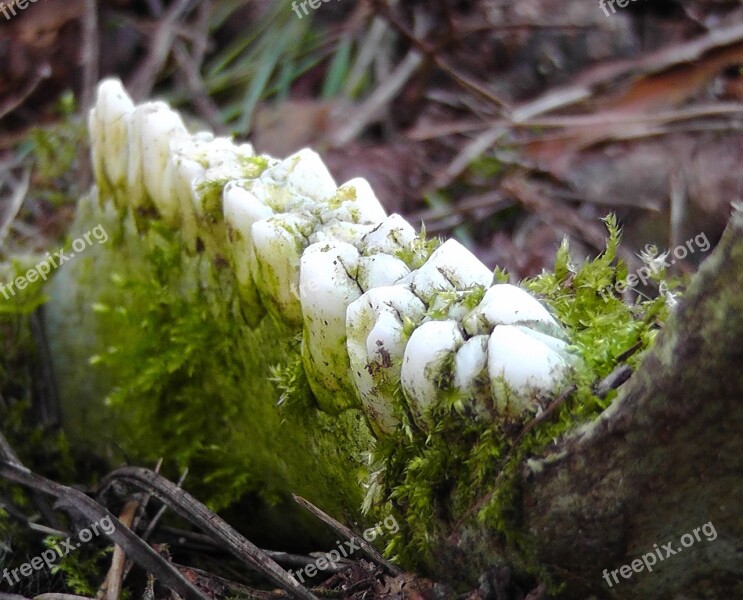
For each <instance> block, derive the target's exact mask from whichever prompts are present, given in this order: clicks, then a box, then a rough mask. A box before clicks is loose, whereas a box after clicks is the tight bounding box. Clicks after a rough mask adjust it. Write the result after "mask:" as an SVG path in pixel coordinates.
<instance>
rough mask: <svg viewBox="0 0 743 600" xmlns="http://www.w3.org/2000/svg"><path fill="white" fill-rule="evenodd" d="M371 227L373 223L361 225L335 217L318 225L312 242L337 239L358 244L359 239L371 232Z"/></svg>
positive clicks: (312, 236) (311, 238)
mask: <svg viewBox="0 0 743 600" xmlns="http://www.w3.org/2000/svg"><path fill="white" fill-rule="evenodd" d="M371 227H372V226H371V225H359V224H357V223H348V222H346V221H338V220H337V219H333V220H332V221H330V222H328V223H325V224H323V225H321V226H320V227H318V228H317V229H316V230H315V232H314V233H313V234H312V235H311V236H310V242H311V243H313V244H314V243H315V242H327V241H333V240H337V241H339V242H346V243H347V244H353V245H354V246H356V245H357V244H358V243H359V240H361V238H363V237H364V236H365V235H366V234H367V233H369V231H370V229H371Z"/></svg>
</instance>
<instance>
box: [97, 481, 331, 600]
mask: <svg viewBox="0 0 743 600" xmlns="http://www.w3.org/2000/svg"><path fill="white" fill-rule="evenodd" d="M116 480H118V481H124V482H126V483H129V484H132V485H135V486H137V487H138V488H140V489H142V490H145V491H148V492H149V493H151V494H152V495H153V496H155V497H156V498H158V499H159V500H160V501H162V502H167V503H168V504H169V505H170V506H171V508H172V509H173V510H174V511H175V512H176V513H178V514H179V515H180V516H181V517H183V518H184V519H187V520H188V521H190V522H191V523H193V524H194V525H196V526H197V527H199V528H201V529H202V530H203V531H205V532H208V533H209V534H211V535H212V536H214V538H215V539H217V540H219V541H220V542H222V543H223V544H225V545H226V546H227V549H228V550H229V551H230V552H231V553H232V554H233V555H235V556H236V557H237V558H239V559H241V560H243V561H245V562H246V563H247V564H249V565H251V566H252V567H253V568H254V569H255V570H256V571H258V572H259V573H263V575H265V576H266V577H267V578H268V579H269V580H271V581H272V582H273V583H275V584H277V585H278V586H280V587H281V588H283V589H284V590H286V591H287V592H289V593H290V594H291V595H292V596H293V597H295V598H301V599H302V600H317V598H316V596H315V595H314V594H312V593H311V592H310V591H308V590H307V588H305V587H304V586H302V585H300V584H299V583H298V582H297V581H296V580H295V579H294V578H293V577H291V576H290V575H289V574H288V573H287V572H286V571H284V569H282V568H281V567H280V566H279V565H278V564H277V563H276V562H275V561H274V560H273V559H272V558H271V557H270V556H268V555H267V554H266V553H265V552H264V551H263V550H261V549H260V548H258V547H257V546H255V545H254V544H253V543H252V542H250V541H249V540H247V539H245V538H244V537H243V536H242V535H240V533H238V532H237V531H236V530H235V529H234V528H233V527H232V526H231V525H230V524H229V523H227V522H226V521H225V520H224V519H222V518H221V517H220V516H219V515H216V514H214V513H213V512H212V511H210V510H209V509H208V508H207V507H206V506H204V505H203V504H202V503H201V502H199V501H198V500H197V499H196V498H194V497H193V496H191V495H190V494H189V493H187V492H185V491H184V490H182V489H180V488H179V487H178V486H176V485H175V484H174V483H173V482H172V481H168V480H167V479H165V478H164V477H161V476H160V475H158V474H157V473H154V472H152V471H151V470H149V469H143V468H139V467H122V468H120V469H117V470H116V471H113V472H112V473H110V474H109V475H107V476H106V477H105V478H104V479H103V480H102V481H101V484H100V485H101V487H108V485H110V484H111V483H112V482H113V481H116Z"/></svg>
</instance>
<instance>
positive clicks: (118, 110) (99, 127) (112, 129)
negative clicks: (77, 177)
mask: <svg viewBox="0 0 743 600" xmlns="http://www.w3.org/2000/svg"><path fill="white" fill-rule="evenodd" d="M94 110H95V113H96V115H95V118H94V119H95V123H96V124H95V129H96V133H94V134H93V138H94V145H100V146H99V148H98V149H97V152H98V153H99V155H100V160H101V164H102V166H103V168H104V169H105V173H106V175H107V177H108V181H109V183H110V184H111V185H112V186H113V187H114V188H116V189H119V188H121V187H123V186H124V185H125V183H126V177H127V169H128V161H129V152H128V145H129V127H130V122H131V118H132V115H133V113H134V102H132V99H131V98H130V97H129V95H128V94H127V93H126V90H125V89H124V87H123V86H122V85H121V82H120V81H118V80H116V79H107V80H105V81H103V82H102V83H101V84H100V86H99V87H98V101H97V103H96V108H95V109H94ZM91 133H93V127H91Z"/></svg>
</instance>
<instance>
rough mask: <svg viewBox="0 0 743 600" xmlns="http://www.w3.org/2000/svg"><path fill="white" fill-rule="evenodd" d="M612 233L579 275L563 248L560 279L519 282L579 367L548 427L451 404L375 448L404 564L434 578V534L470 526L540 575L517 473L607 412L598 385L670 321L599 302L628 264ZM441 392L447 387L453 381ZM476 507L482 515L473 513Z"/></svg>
mask: <svg viewBox="0 0 743 600" xmlns="http://www.w3.org/2000/svg"><path fill="white" fill-rule="evenodd" d="M606 224H607V228H608V231H609V238H608V240H607V247H606V250H605V251H604V253H603V254H602V255H601V256H599V257H598V258H596V259H595V260H593V261H588V262H586V263H585V264H583V265H582V266H581V267H579V268H577V269H576V268H574V267H572V266H571V265H570V264H569V260H568V257H569V248H568V245H567V242H565V243H564V244H563V245H562V247H561V248H560V250H559V252H558V257H557V263H556V268H555V272H554V273H543V274H542V275H540V276H538V277H536V278H534V279H531V280H527V281H525V282H523V285H525V286H526V287H527V288H528V289H530V290H531V291H532V292H535V293H537V295H538V296H539V297H540V298H541V299H542V300H543V301H544V302H545V303H546V304H547V305H548V306H549V307H550V308H551V310H552V312H553V314H555V316H556V317H557V319H558V320H559V321H560V322H562V323H563V324H564V325H565V328H566V329H567V333H568V338H569V339H570V340H572V349H573V351H574V352H575V353H576V354H577V355H578V356H579V357H580V359H581V361H580V363H579V365H578V366H577V367H576V369H575V371H574V373H573V375H572V377H571V380H570V381H569V382H566V384H565V385H566V386H567V385H569V384H572V385H574V386H575V391H574V392H573V393H572V394H570V396H569V397H567V398H566V399H565V400H564V402H563V404H562V405H561V407H560V408H559V409H558V410H557V411H556V414H555V415H554V416H553V417H552V418H551V419H547V420H545V421H543V422H541V423H538V424H537V425H536V426H535V427H533V428H532V429H530V430H529V431H526V432H525V433H523V434H522V432H523V431H524V428H525V426H526V425H527V423H525V422H519V421H515V422H514V421H496V422H486V421H484V420H478V419H473V418H472V415H470V414H467V410H466V407H467V405H468V402H467V401H466V400H467V399H462V398H458V397H456V395H453V396H451V397H450V398H449V399H448V401H444V402H441V403H440V404H439V406H438V408H436V409H434V411H433V413H432V418H431V423H433V426H432V427H431V430H430V431H428V432H423V431H421V430H420V429H418V428H417V427H416V426H415V424H414V423H413V422H412V421H410V420H409V419H408V418H407V417H406V416H405V415H404V414H403V427H401V428H400V430H399V431H397V432H395V433H393V434H392V435H391V436H389V437H388V438H387V439H385V440H382V441H380V442H379V443H378V444H377V447H376V449H375V452H374V462H373V467H372V472H374V473H375V476H374V477H373V480H372V482H371V483H372V485H371V486H370V491H369V494H370V496H369V497H368V498H367V501H366V505H367V506H374V505H377V506H383V507H384V508H382V509H380V511H381V512H384V511H392V512H393V513H394V514H396V515H397V516H398V517H399V520H400V522H401V523H402V524H403V526H402V527H401V531H400V532H399V533H398V535H397V536H395V539H394V540H393V541H392V543H391V545H390V547H389V551H390V552H391V553H392V554H397V555H398V556H399V557H400V558H401V559H402V560H403V562H405V563H406V564H409V565H413V566H416V567H417V568H419V569H421V570H423V571H426V570H431V569H432V567H433V565H434V561H433V556H434V553H435V551H436V548H435V547H434V546H432V545H431V543H432V541H434V540H436V543H438V542H439V540H440V537H437V533H440V532H442V531H448V527H450V526H451V524H452V523H455V522H462V523H464V522H466V521H467V519H474V520H475V521H476V522H477V523H479V524H480V526H482V527H484V528H485V529H486V530H487V531H489V532H490V533H489V535H492V536H493V537H494V538H501V539H502V540H504V545H505V548H506V554H507V557H508V560H509V561H510V562H511V563H512V564H513V565H515V566H517V567H518V568H520V569H521V570H522V571H525V572H531V573H533V574H534V573H536V572H537V568H536V567H535V563H534V562H533V561H531V560H530V557H531V556H532V553H531V550H530V540H529V539H528V538H527V537H526V536H525V535H524V534H523V533H520V531H521V529H520V527H519V524H520V522H519V519H520V515H519V513H518V511H517V510H515V509H516V507H518V506H519V505H520V498H519V494H520V491H519V487H518V481H519V467H520V465H521V464H523V461H524V460H525V459H526V458H528V457H529V456H532V455H536V454H538V453H540V452H542V451H544V450H545V449H546V448H547V447H548V446H549V445H550V444H552V443H553V441H554V440H555V439H557V438H559V437H560V436H562V435H563V434H565V433H566V432H567V431H569V430H570V429H572V428H573V427H575V425H576V424H578V423H581V422H586V421H589V420H591V419H593V418H595V417H596V416H597V415H598V414H599V413H600V412H601V411H602V410H604V409H605V408H606V407H607V406H608V405H609V404H610V403H611V400H612V399H613V398H614V397H615V395H616V392H612V393H611V394H609V395H608V396H607V397H605V398H599V397H598V396H597V395H596V394H595V392H594V386H595V384H596V383H597V382H598V381H600V380H601V379H602V378H604V377H605V376H606V375H608V374H609V373H610V372H611V371H612V370H613V369H614V368H615V367H616V366H617V365H618V363H619V361H620V359H621V358H625V357H626V356H627V355H629V358H628V362H629V363H630V364H635V363H636V362H637V361H638V360H639V355H640V353H641V352H642V351H643V350H644V349H646V348H647V347H648V346H649V345H650V344H651V343H652V341H653V339H654V337H655V333H656V331H657V330H658V328H659V327H660V326H661V324H662V322H663V321H664V320H665V318H666V317H667V313H668V310H667V308H666V304H665V301H664V299H663V298H656V299H653V300H642V301H640V302H638V303H637V304H635V305H633V306H628V305H627V304H625V303H624V302H622V300H621V299H619V298H615V297H607V299H606V300H605V299H604V297H603V296H602V295H601V294H600V293H599V291H600V290H602V289H603V288H605V287H606V286H608V285H610V284H612V283H614V282H615V281H617V280H620V279H623V278H624V277H626V275H627V269H626V267H625V265H624V264H623V263H622V262H621V261H617V259H616V250H617V247H618V245H619V242H620V232H619V229H618V227H617V225H616V221H615V219H614V218H613V217H609V218H607V219H606ZM503 279H504V274H503V273H500V274H499V273H496V280H503ZM477 292H478V291H477V290H475V291H473V292H472V293H473V295H476V293H477ZM448 299H449V300H452V299H451V298H448ZM445 300H447V298H445ZM441 384H442V386H443V387H444V388H446V386H447V384H448V381H442V382H441ZM494 387H497V386H494ZM503 393H506V394H507V393H508V390H505V389H504V391H503ZM544 400H546V401H548V402H549V401H550V399H544ZM525 418H528V416H527V417H525ZM473 507H477V508H476V510H475V511H474V512H472V510H473ZM539 575H541V576H542V577H543V578H544V577H547V575H546V573H542V572H540V573H539ZM545 580H546V579H545Z"/></svg>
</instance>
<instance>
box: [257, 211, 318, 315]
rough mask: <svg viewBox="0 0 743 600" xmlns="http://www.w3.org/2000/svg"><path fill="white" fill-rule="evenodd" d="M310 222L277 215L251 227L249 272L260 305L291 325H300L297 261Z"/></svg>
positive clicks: (295, 216) (291, 216)
mask: <svg viewBox="0 0 743 600" xmlns="http://www.w3.org/2000/svg"><path fill="white" fill-rule="evenodd" d="M311 227H312V222H311V221H310V220H309V219H307V218H306V217H302V216H300V215H293V214H284V215H276V216H273V217H269V218H268V219H264V220H262V221H257V222H256V223H253V225H252V226H251V227H250V243H251V244H252V247H253V254H252V255H251V256H250V258H249V261H250V270H251V272H252V275H253V283H254V284H255V286H256V288H257V289H258V291H259V293H260V294H261V297H262V298H263V304H264V305H265V306H266V308H267V309H268V310H269V311H270V312H273V313H274V314H278V315H280V316H281V317H282V318H283V319H285V320H286V321H287V322H289V323H290V324H292V325H299V324H301V323H302V307H301V305H300V302H299V298H298V297H297V290H298V288H299V260H300V257H301V256H302V252H303V251H304V249H305V247H306V245H307V242H306V237H305V233H304V232H306V231H307V229H310V230H311Z"/></svg>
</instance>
